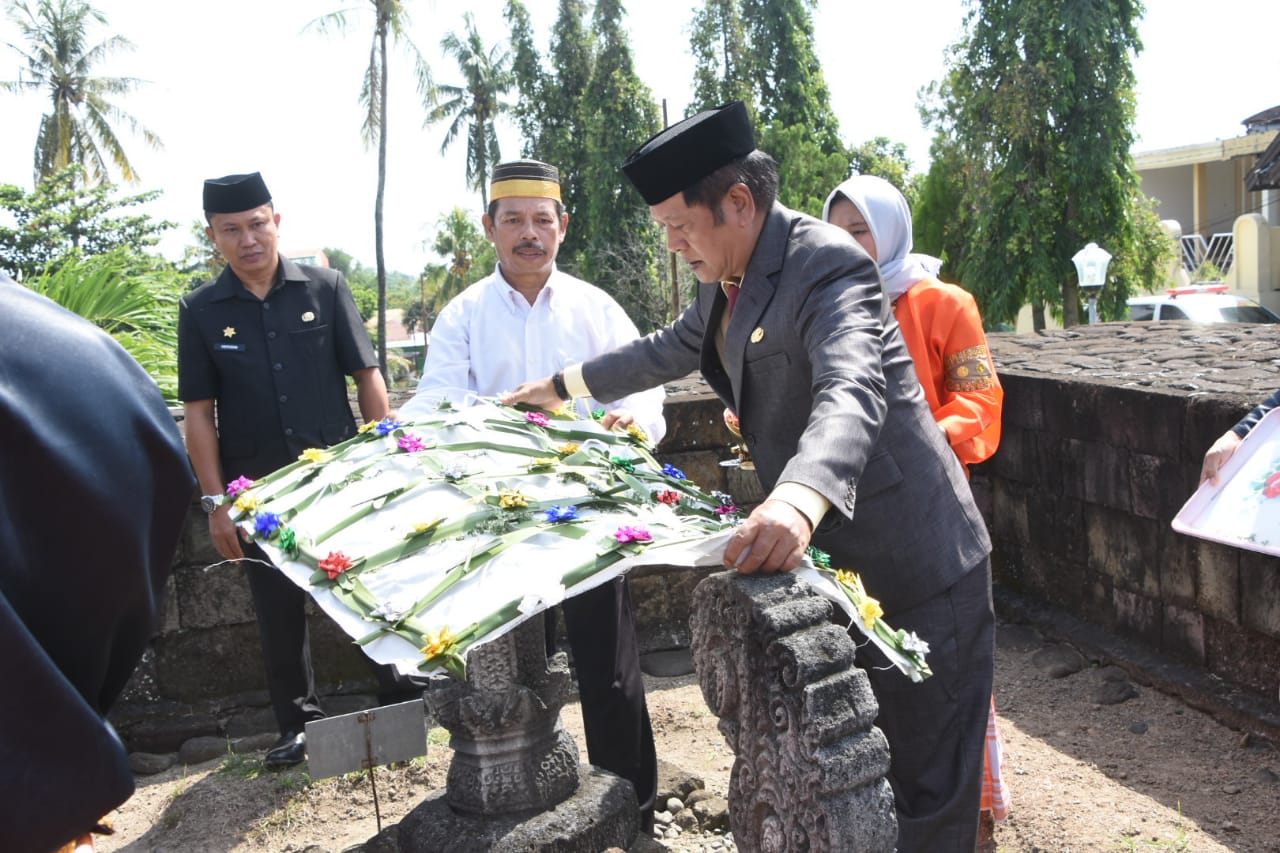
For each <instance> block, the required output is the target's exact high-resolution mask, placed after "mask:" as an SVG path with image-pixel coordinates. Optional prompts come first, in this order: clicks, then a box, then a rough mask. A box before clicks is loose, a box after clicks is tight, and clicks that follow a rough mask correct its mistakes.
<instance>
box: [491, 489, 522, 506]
mask: <svg viewBox="0 0 1280 853" xmlns="http://www.w3.org/2000/svg"><path fill="white" fill-rule="evenodd" d="M528 505H529V499H528V498H526V497H525V496H524V494H523V493H521V492H519V491H517V490H515V489H502V490H501V491H499V492H498V506H500V507H502V508H503V509H516V508H518V507H522V506H528Z"/></svg>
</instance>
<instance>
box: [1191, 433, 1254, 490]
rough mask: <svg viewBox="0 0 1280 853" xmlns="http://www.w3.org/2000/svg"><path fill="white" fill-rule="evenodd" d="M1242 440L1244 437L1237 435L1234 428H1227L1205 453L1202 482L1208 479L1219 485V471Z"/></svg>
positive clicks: (1201, 472)
mask: <svg viewBox="0 0 1280 853" xmlns="http://www.w3.org/2000/svg"><path fill="white" fill-rule="evenodd" d="M1242 441H1244V439H1242V438H1241V437H1240V436H1238V435H1236V433H1235V431H1234V430H1227V431H1226V432H1224V433H1223V434H1222V435H1220V436H1219V437H1218V440H1217V441H1215V442H1214V443H1213V446H1212V447H1210V448H1209V452H1208V453H1206V454H1205V455H1204V464H1203V465H1202V466H1201V467H1200V482H1202V483H1203V482H1204V481H1205V480H1208V481H1209V482H1210V483H1211V484H1213V485H1215V486H1216V485H1218V473H1219V472H1220V471H1221V470H1222V466H1223V465H1226V464H1227V460H1228V459H1230V458H1231V454H1233V453H1235V452H1236V448H1237V447H1239V446H1240V442H1242Z"/></svg>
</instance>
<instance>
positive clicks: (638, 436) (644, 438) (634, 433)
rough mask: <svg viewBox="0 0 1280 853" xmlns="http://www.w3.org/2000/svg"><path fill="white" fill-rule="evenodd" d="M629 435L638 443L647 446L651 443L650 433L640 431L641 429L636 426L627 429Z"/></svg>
mask: <svg viewBox="0 0 1280 853" xmlns="http://www.w3.org/2000/svg"><path fill="white" fill-rule="evenodd" d="M627 434H628V435H630V436H631V437H632V438H634V439H635V440H636V441H640V442H644V443H645V444H648V443H649V435H648V433H646V432H645V431H644V430H642V429H640V427H638V426H636V425H635V424H632V425H631V426H629V427H627Z"/></svg>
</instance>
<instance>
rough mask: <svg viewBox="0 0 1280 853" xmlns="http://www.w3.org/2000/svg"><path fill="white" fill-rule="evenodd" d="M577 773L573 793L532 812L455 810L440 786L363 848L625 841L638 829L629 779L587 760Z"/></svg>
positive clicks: (577, 849)
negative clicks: (550, 808)
mask: <svg viewBox="0 0 1280 853" xmlns="http://www.w3.org/2000/svg"><path fill="white" fill-rule="evenodd" d="M578 774H579V784H578V790H577V792H576V793H575V794H574V795H573V796H571V797H569V798H568V799H567V800H564V801H563V802H561V803H559V804H558V805H557V806H556V807H555V808H554V809H552V810H551V811H545V812H538V813H535V814H525V815H466V814H459V813H457V812H455V811H454V810H453V809H451V808H450V807H449V805H448V804H447V803H446V802H445V795H444V792H443V791H441V792H440V793H438V794H436V795H434V796H432V797H431V798H429V799H427V800H424V801H423V802H422V803H421V804H420V805H419V806H417V807H416V808H415V809H414V810H413V811H411V812H409V814H407V815H405V816H404V818H403V819H402V820H401V821H400V822H399V823H398V824H395V825H394V826H389V827H387V828H385V829H384V830H382V832H380V833H379V834H378V835H376V836H375V837H373V838H371V839H369V841H368V842H366V843H365V845H364V853H437V851H438V853H526V851H537V853H599V852H600V851H601V850H605V849H608V848H610V847H620V848H622V849H623V850H625V849H627V848H628V847H630V846H631V844H632V842H633V841H635V838H636V835H637V834H638V833H639V831H640V814H639V811H638V810H637V808H636V795H635V791H634V789H633V788H632V787H631V783H630V782H628V781H627V780H625V779H622V778H620V777H618V776H615V775H613V774H612V773H610V772H608V771H606V770H601V769H600V768H598V767H592V766H590V765H587V764H583V765H581V766H580V767H579V770H578Z"/></svg>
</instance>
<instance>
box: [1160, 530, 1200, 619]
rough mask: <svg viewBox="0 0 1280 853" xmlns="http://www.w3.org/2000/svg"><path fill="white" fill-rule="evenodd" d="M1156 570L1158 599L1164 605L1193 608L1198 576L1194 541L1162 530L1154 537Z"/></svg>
mask: <svg viewBox="0 0 1280 853" xmlns="http://www.w3.org/2000/svg"><path fill="white" fill-rule="evenodd" d="M1156 540H1157V542H1156V554H1157V556H1156V560H1155V564H1156V571H1157V572H1158V573H1159V575H1160V600H1161V601H1163V602H1164V603H1165V604H1166V605H1172V606H1176V607H1181V608H1194V607H1195V605H1196V582H1197V578H1198V577H1199V573H1200V572H1199V565H1200V559H1199V546H1198V544H1197V543H1198V541H1199V540H1196V539H1192V538H1191V537H1190V536H1184V535H1183V534H1181V533H1175V532H1174V531H1173V530H1172V528H1168V527H1164V526H1163V524H1162V525H1161V529H1160V530H1159V531H1158V534H1157V537H1156Z"/></svg>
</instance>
